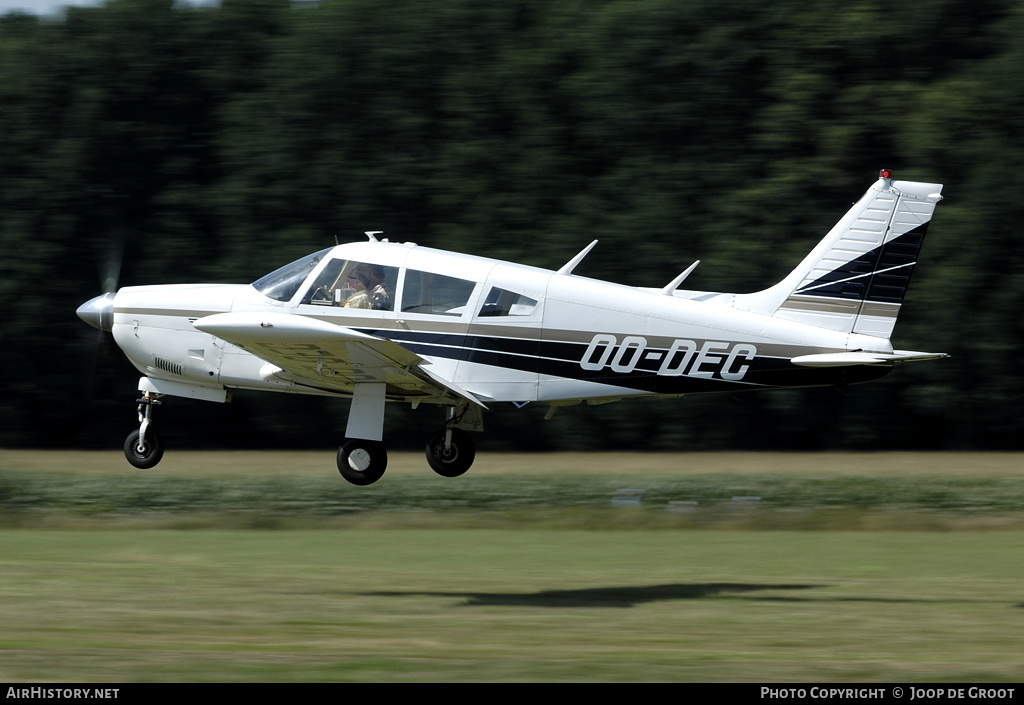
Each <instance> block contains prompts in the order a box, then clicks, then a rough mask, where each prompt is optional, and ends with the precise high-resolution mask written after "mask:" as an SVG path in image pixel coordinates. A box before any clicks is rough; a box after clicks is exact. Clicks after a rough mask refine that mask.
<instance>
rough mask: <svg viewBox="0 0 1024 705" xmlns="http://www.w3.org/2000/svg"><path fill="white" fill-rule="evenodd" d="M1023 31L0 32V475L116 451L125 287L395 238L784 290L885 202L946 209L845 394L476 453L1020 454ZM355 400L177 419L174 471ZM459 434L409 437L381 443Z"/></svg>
mask: <svg viewBox="0 0 1024 705" xmlns="http://www.w3.org/2000/svg"><path fill="white" fill-rule="evenodd" d="M1022 86H1024V2H1021V1H1020V0H976V1H975V2H972V3H963V2H957V1H955V0H932V1H930V2H927V3H924V4H923V5H916V6H896V5H893V4H892V3H890V2H882V1H880V0H861V1H858V0H847V1H845V2H832V1H828V0H822V1H819V2H811V3H808V2H806V0H802V1H801V2H796V1H794V0H776V1H775V2H771V3H756V2H752V1H750V0H744V1H737V0H686V1H680V0H568V1H560V2H513V1H510V0H435V1H432V2H422V1H420V0H389V1H387V2H381V1H368V0H333V1H332V0H323V1H322V2H318V3H299V2H293V3H289V2H283V1H270V0H241V1H235V0H222V2H221V3H220V4H219V5H217V6H205V7H176V6H174V4H173V3H172V2H171V0H117V1H114V2H110V3H108V4H107V5H104V6H101V7H96V8H70V9H68V10H67V11H66V12H65V13H64V14H63V15H61V16H58V17H50V18H38V17H35V16H31V15H26V14H17V13H10V14H7V15H4V16H3V17H2V18H0V256H2V258H0V300H2V301H3V302H4V308H5V315H4V320H3V324H2V326H0V338H2V342H0V370H2V374H3V382H2V389H3V392H2V394H0V447H16V446H21V447H32V446H52V447H80V448H86V447H93V448H101V447H102V448H118V447H120V446H119V444H120V442H121V439H122V437H123V436H124V435H125V434H126V433H127V432H128V431H129V430H131V429H132V428H133V427H135V425H136V424H137V421H136V418H135V404H134V401H135V397H136V395H137V394H136V391H135V390H136V386H135V383H136V381H137V378H138V373H137V372H135V371H134V369H133V368H132V367H131V366H130V365H129V364H128V362H127V361H126V360H125V359H124V357H123V355H121V353H120V352H119V351H118V350H117V348H116V346H115V345H114V344H113V342H112V341H111V339H110V336H109V335H99V334H98V333H97V331H95V330H93V329H91V328H89V327H88V326H86V325H85V324H84V323H82V322H81V321H80V320H78V318H77V317H76V316H75V313H74V312H75V309H76V307H77V306H78V305H80V304H81V303H83V302H84V301H86V300H87V299H89V298H91V297H93V296H95V295H97V294H98V293H100V292H101V291H102V290H103V289H105V288H109V287H111V286H113V285H115V283H116V284H117V285H120V286H126V285H136V284H155V283H176V282H192V281H218V282H237V283H244V282H250V281H253V280H255V279H257V278H258V277H260V276H261V275H263V274H265V273H266V272H269V271H270V270H272V269H275V268H277V267H278V266H280V265H283V264H285V263H287V262H289V261H291V260H293V259H296V258H297V257H299V256H301V255H304V254H306V253H309V252H313V251H315V250H318V249H322V248H323V247H326V246H328V245H331V244H334V242H335V238H338V239H339V240H340V241H341V242H345V241H350V240H360V239H362V238H363V235H362V232H363V231H364V230H383V231H385V234H386V236H387V237H389V238H390V239H392V240H399V241H414V242H417V243H419V244H421V245H429V246H433V247H439V248H443V249H450V250H456V251H462V252H468V253H472V254H480V255H485V256H491V257H497V258H502V259H509V260H513V261H516V262H522V263H526V264H532V265H538V266H542V267H546V268H552V269H557V268H558V267H559V266H561V265H562V264H564V263H565V262H566V261H567V260H568V259H570V258H571V257H572V256H573V255H574V254H576V253H577V252H578V251H579V250H580V249H581V248H582V247H583V246H584V245H586V244H587V243H588V242H590V241H591V240H593V239H598V240H599V241H600V242H599V244H598V246H597V248H596V249H595V250H594V251H593V252H592V253H591V254H590V256H588V258H587V259H586V260H585V261H584V262H583V264H582V265H580V267H579V268H578V269H577V272H576V273H577V274H580V275H583V276H588V277H595V278H601V279H610V280H613V281H618V282H621V283H625V284H631V285H637V286H658V287H660V286H663V285H664V284H665V283H667V282H668V281H670V280H671V279H672V278H673V277H674V276H675V275H676V274H678V273H679V272H680V271H681V270H682V269H684V268H685V267H686V266H688V265H689V264H690V263H691V262H692V261H693V260H695V259H700V260H701V265H700V267H698V269H697V270H696V272H695V273H694V274H692V275H691V277H690V279H689V280H688V281H687V287H688V288H693V289H706V290H712V291H737V292H745V291H754V290H758V289H761V288H764V287H766V286H769V285H771V284H773V283H775V282H776V281H777V280H778V279H780V278H781V277H782V276H783V275H784V274H785V273H787V272H788V271H789V270H790V269H791V268H792V267H793V266H794V265H795V264H796V263H797V262H798V261H799V260H800V259H801V258H802V256H803V255H804V254H805V253H806V252H807V251H808V250H809V249H810V248H811V247H812V246H813V245H814V244H815V243H816V242H817V241H818V239H819V238H820V237H821V236H822V235H823V234H824V233H825V232H826V231H827V230H828V229H829V228H830V227H831V226H832V225H833V224H834V223H835V222H836V221H837V220H838V219H839V218H840V217H841V216H842V214H843V213H844V212H845V211H846V210H847V208H848V207H849V206H850V204H851V203H852V202H853V201H855V200H856V199H857V198H858V197H859V196H860V195H861V194H862V193H863V192H864V190H865V189H866V188H867V187H868V186H869V185H870V184H871V183H872V182H873V181H874V180H875V178H876V175H877V173H878V170H879V168H881V167H888V168H892V169H894V170H895V171H896V174H897V178H903V179H910V180H919V181H934V182H941V183H943V184H945V188H944V191H943V194H944V195H945V196H946V200H945V201H944V202H943V203H942V204H940V205H939V207H938V210H937V212H936V216H935V219H934V221H933V223H932V227H931V229H930V232H929V235H928V240H927V241H926V243H925V246H924V249H923V251H922V257H921V261H920V264H919V266H918V267H917V269H916V271H915V274H914V281H913V282H912V283H911V288H910V291H909V293H908V296H907V299H906V302H905V306H904V308H903V312H902V313H901V316H900V320H899V323H898V324H897V327H896V332H895V335H894V342H895V343H896V345H897V347H901V348H907V349H914V350H929V351H944V352H948V353H950V354H951V355H952V358H951V359H948V360H943V361H936V362H927V363H915V364H910V365H905V366H902V367H900V368H899V369H897V370H896V371H895V372H894V373H893V374H892V375H891V376H890V377H889V378H888V379H886V380H884V381H882V382H876V383H874V384H871V385H863V386H855V387H851V388H849V389H843V390H832V389H809V390H785V391H778V392H770V393H763V394H753V395H737V396H736V397H731V396H728V395H723V396H721V397H719V396H718V395H712V396H706V397H705V396H700V395H696V396H692V397H687V398H684V399H676V400H659V401H652V400H647V401H625V402H621V403H618V404H612V405H607V406H601V407H594V408H591V407H587V406H581V407H575V408H570V409H563V410H560V411H559V412H558V413H557V414H556V415H555V416H554V418H553V419H551V420H550V421H544V420H542V419H543V415H544V412H545V409H544V408H541V407H532V406H527V407H526V408H524V409H522V410H517V409H514V408H513V407H511V406H510V407H508V408H504V407H501V408H497V409H495V412H494V413H492V414H489V415H488V416H487V426H488V434H487V436H486V437H485V438H482V439H481V448H482V449H487V450H504V449H512V448H519V449H537V450H551V449H573V450H580V449H613V448H634V449H654V450H688V449H692V450H713V449H725V448H730V449H779V450H781V449H808V450H810V449H815V450H817V449H830V448H844V449H918V448H929V449H1020V448H1022V447H1024V440H1022V439H1024V433H1022V431H1024V424H1022V421H1021V412H1020V409H1019V404H1020V399H1021V398H1022V392H1024V389H1022V366H1021V365H1020V364H1019V363H1018V362H1016V360H1017V358H1016V355H1017V353H1018V352H1020V348H1021V340H1022V316H1021V310H1022V308H1024V306H1022V304H1024V300H1022V299H1024V260H1022V257H1021V255H1022V250H1024V240H1022V238H1021V237H1020V235H1019V234H1018V233H1017V232H1016V228H1017V225H1016V224H1017V223H1018V222H1021V220H1022V217H1021V215H1022V211H1024V199H1022V198H1021V197H1020V195H1019V194H1017V195H1015V194H1014V189H1015V188H1016V184H1017V182H1018V181H1020V178H1021V174H1022V171H1024V120H1022V115H1024V110H1022V108H1024V88H1022ZM346 415H347V402H345V401H336V400H328V399H320V398H314V397H291V396H289V395H259V394H238V395H236V401H235V403H233V404H229V405H217V404H209V403H203V402H193V401H188V400H181V399H169V400H168V403H166V404H164V406H163V407H162V408H161V409H160V417H161V418H160V421H161V429H162V435H163V436H164V438H165V441H167V442H168V444H169V445H170V444H172V443H173V444H174V445H175V446H177V447H181V446H193V447H229V448H242V447H329V446H332V445H336V444H337V443H338V442H339V441H340V440H341V436H342V435H343V432H344V428H345V420H346ZM440 422H441V417H440V415H439V414H436V413H434V412H430V411H425V410H423V409H421V410H419V411H416V412H412V411H410V410H408V409H406V408H404V407H401V408H394V409H391V408H389V411H388V423H387V428H386V430H385V440H386V441H387V442H388V443H389V445H391V446H395V447H403V446H404V447H409V448H412V447H422V442H423V439H424V437H425V435H426V434H427V433H428V432H429V431H430V430H432V428H433V427H434V426H436V425H438V424H439V423H440Z"/></svg>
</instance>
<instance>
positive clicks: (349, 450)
mask: <svg viewBox="0 0 1024 705" xmlns="http://www.w3.org/2000/svg"><path fill="white" fill-rule="evenodd" d="M387 467H388V451H387V449H385V448H384V444H383V443H381V442H380V441H365V440H363V439H361V438H351V439H349V440H347V441H345V443H343V444H342V446H341V448H338V472H340V473H341V476H342V477H344V478H345V479H346V480H348V481H349V482H351V483H352V484H353V485H372V484H373V483H374V482H376V481H377V480H379V479H380V478H381V476H382V475H383V474H384V471H385V470H387Z"/></svg>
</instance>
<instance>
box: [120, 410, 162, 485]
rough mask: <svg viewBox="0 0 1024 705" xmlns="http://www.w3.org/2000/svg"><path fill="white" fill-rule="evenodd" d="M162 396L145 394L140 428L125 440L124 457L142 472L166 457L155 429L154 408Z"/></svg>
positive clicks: (140, 413)
mask: <svg viewBox="0 0 1024 705" xmlns="http://www.w3.org/2000/svg"><path fill="white" fill-rule="evenodd" d="M161 396H163V395H162V394H154V393H152V392H145V393H143V395H142V398H141V399H139V428H138V429H137V430H135V431H132V432H131V433H129V434H128V438H126V439H125V440H124V457H125V458H127V459H128V462H129V463H131V464H132V465H134V466H135V467H137V468H139V469H140V470H148V469H149V468H151V467H153V466H155V465H156V464H157V463H159V462H160V459H161V458H163V457H164V445H163V443H162V442H161V441H160V436H158V435H157V433H156V430H154V428H153V406H154V405H156V404H159V403H160V397H161Z"/></svg>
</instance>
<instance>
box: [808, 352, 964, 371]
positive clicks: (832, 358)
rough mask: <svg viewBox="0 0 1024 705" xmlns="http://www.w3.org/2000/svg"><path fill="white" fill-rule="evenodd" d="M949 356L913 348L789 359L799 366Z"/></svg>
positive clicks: (855, 363) (901, 360) (887, 362)
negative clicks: (918, 350) (917, 350)
mask: <svg viewBox="0 0 1024 705" xmlns="http://www.w3.org/2000/svg"><path fill="white" fill-rule="evenodd" d="M943 357H949V355H947V354H946V353H926V352H916V351H913V350H894V351H893V352H891V353H869V352H841V353H822V354H819V355H801V356H799V357H794V358H793V359H791V360H790V362H792V363H793V364H794V365H800V366H801V367H848V366H850V365H892V364H895V363H898V362H913V361H916V360H936V359H938V358H943Z"/></svg>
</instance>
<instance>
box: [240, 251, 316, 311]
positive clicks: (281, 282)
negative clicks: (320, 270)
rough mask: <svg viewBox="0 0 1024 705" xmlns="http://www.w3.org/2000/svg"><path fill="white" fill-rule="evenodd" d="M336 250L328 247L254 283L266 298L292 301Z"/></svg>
mask: <svg viewBox="0 0 1024 705" xmlns="http://www.w3.org/2000/svg"><path fill="white" fill-rule="evenodd" d="M332 249H334V248H331V247H328V248H327V249H326V250H320V251H319V252H315V253H313V254H311V255H307V256H305V257H303V258H302V259H297V260H295V261H294V262H292V263H291V264H286V265H285V266H283V267H281V268H280V269H276V270H274V271H273V272H271V273H270V274H268V275H267V276H265V277H262V278H260V279H257V280H256V281H254V282H253V283H252V285H253V286H254V287H255V288H256V290H257V291H258V292H260V293H261V294H263V295H264V296H266V297H268V298H271V299H275V300H277V301H291V300H292V297H293V296H295V292H296V291H298V290H299V287H300V286H302V282H304V281H306V277H308V276H309V273H310V272H312V271H313V270H314V269H316V266H317V265H318V264H319V263H320V260H322V259H323V258H324V257H326V256H327V254H328V253H329V252H330V251H331V250H332Z"/></svg>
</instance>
